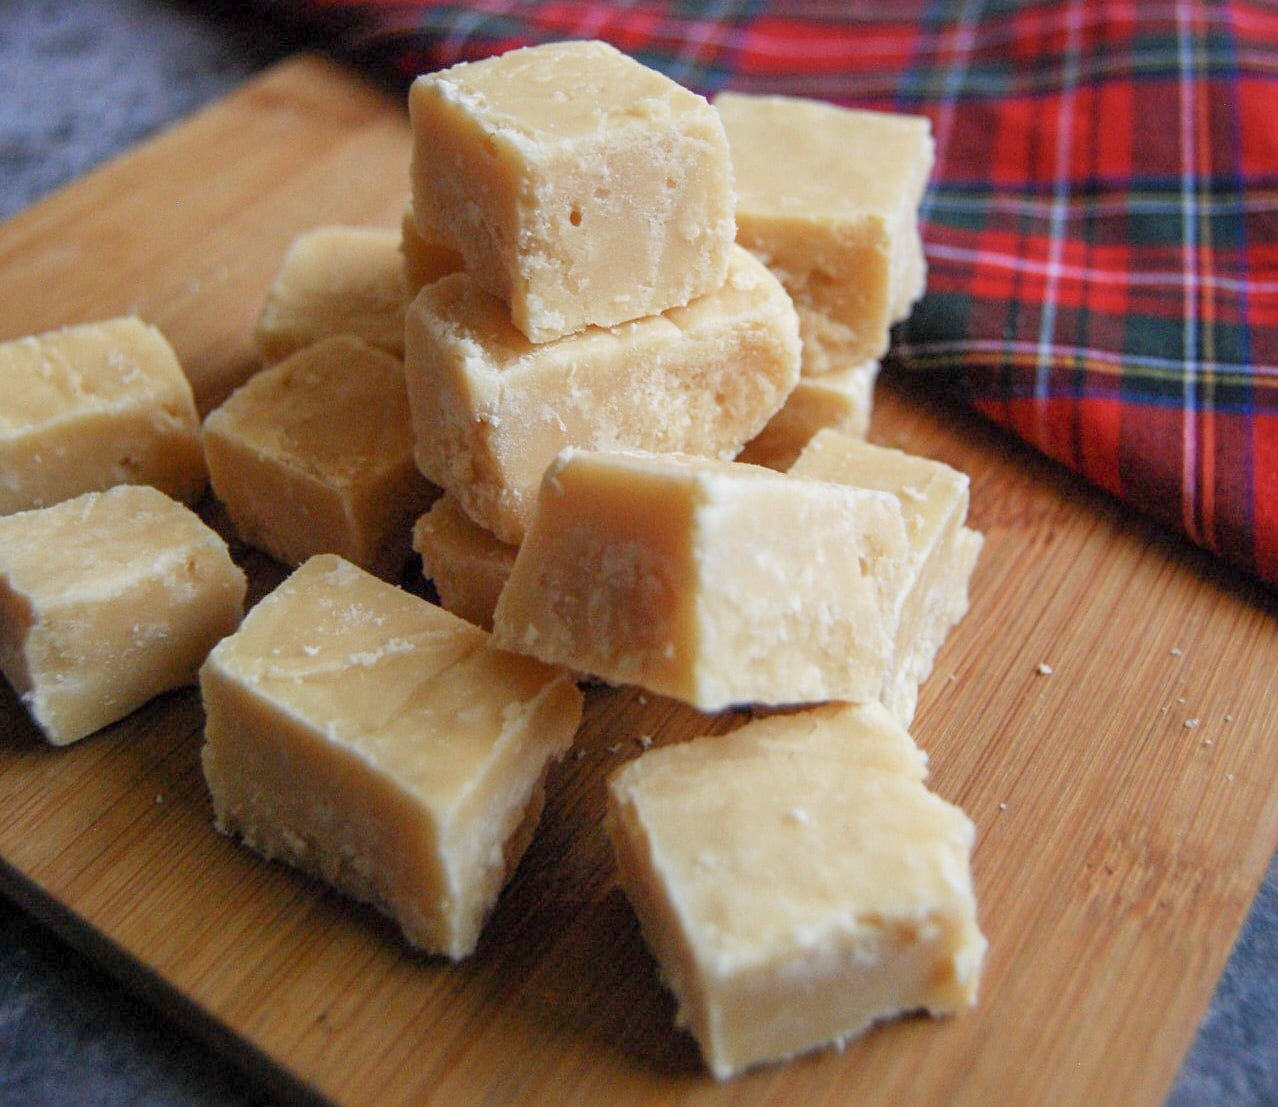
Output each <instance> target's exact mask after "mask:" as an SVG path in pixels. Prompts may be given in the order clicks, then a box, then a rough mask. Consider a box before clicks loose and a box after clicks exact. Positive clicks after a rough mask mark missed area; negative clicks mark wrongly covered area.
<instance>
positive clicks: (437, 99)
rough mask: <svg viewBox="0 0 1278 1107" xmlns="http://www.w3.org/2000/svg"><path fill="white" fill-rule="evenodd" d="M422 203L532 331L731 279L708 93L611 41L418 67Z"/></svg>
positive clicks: (652, 306) (416, 157)
mask: <svg viewBox="0 0 1278 1107" xmlns="http://www.w3.org/2000/svg"><path fill="white" fill-rule="evenodd" d="M409 113H410V116H411V119H412V125H413V134H414V146H413V165H412V191H413V199H412V203H413V212H414V216H415V218H416V220H417V224H418V227H419V229H420V231H421V233H422V234H423V235H424V236H425V237H426V238H427V239H430V240H432V241H437V242H439V243H441V244H443V245H445V246H449V247H451V248H453V249H456V250H458V251H459V252H460V253H461V254H462V256H463V257H464V258H465V263H466V268H467V270H468V271H469V272H471V273H472V274H473V276H474V278H475V279H476V280H477V281H478V282H479V283H480V285H481V286H482V287H483V288H485V289H486V290H487V291H488V292H490V293H491V294H493V295H495V296H497V297H499V298H500V299H502V300H505V301H506V302H507V303H508V304H509V305H510V309H511V321H512V322H513V323H514V325H515V326H516V327H517V328H518V329H519V330H520V331H522V332H523V333H524V334H525V335H526V336H527V337H528V338H529V339H530V340H531V341H533V342H547V341H550V340H552V339H555V338H560V337H563V336H564V335H566V334H571V333H573V332H575V331H579V330H582V329H583V328H585V327H587V326H589V325H591V324H594V325H597V326H611V325H613V324H615V323H621V322H626V321H628V320H631V319H638V318H641V317H643V316H647V315H653V314H656V313H659V312H662V311H665V310H667V309H668V308H672V307H677V306H680V305H683V304H686V303H688V301H690V300H692V299H693V298H695V297H696V296H699V295H701V294H703V293H706V292H710V291H712V290H714V289H715V288H718V287H719V286H720V285H721V284H722V283H723V281H724V278H725V276H726V273H727V265H728V252H729V248H730V247H731V246H732V243H733V240H734V238H735V236H736V220H735V217H734V210H733V186H732V165H731V159H730V156H729V152H728V142H727V136H726V134H725V133H724V129H723V124H722V122H721V120H720V119H719V115H718V113H717V112H716V111H715V110H714V109H713V108H712V107H711V106H710V105H709V103H708V102H707V101H706V100H705V99H704V98H703V97H700V96H698V95H696V94H695V93H693V92H690V91H689V90H688V89H686V88H683V87H682V86H681V85H679V84H677V83H676V82H674V81H672V80H670V79H669V78H668V77H665V76H663V75H662V74H660V73H657V72H656V71H654V70H652V69H649V68H647V67H646V66H643V65H641V64H639V63H638V62H636V61H634V60H633V59H631V58H628V57H626V56H625V55H624V54H622V53H621V52H619V51H618V50H616V49H614V48H613V47H611V46H608V45H607V44H605V43H602V42H563V43H552V44H547V45H544V46H535V47H527V48H524V49H519V50H512V51H509V52H508V53H505V54H501V55H499V56H497V57H493V58H488V59H485V60H483V61H479V62H469V63H466V62H464V63H461V64H459V65H455V66H453V67H451V68H450V69H447V70H444V71H442V72H439V73H431V74H426V75H423V76H421V77H418V78H417V80H416V81H415V82H414V83H413V86H412V88H411V90H410V93H409Z"/></svg>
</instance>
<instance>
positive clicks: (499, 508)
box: [404, 248, 799, 545]
mask: <svg viewBox="0 0 1278 1107" xmlns="http://www.w3.org/2000/svg"><path fill="white" fill-rule="evenodd" d="M406 345H407V352H406V355H405V363H404V370H405V374H406V376H407V379H408V393H409V402H410V404H411V407H412V413H413V431H414V437H415V441H416V447H415V456H416V458H417V464H418V466H419V467H420V468H421V470H422V472H423V473H425V474H426V476H427V477H429V478H430V479H431V480H432V481H434V482H435V483H436V484H438V485H439V486H440V487H442V488H444V489H446V490H447V491H449V492H451V493H452V494H453V495H454V496H456V497H457V499H458V501H459V502H460V503H461V505H462V507H463V508H465V510H466V513H467V514H468V515H469V516H470V517H471V518H472V519H474V520H475V522H477V523H478V524H479V525H480V526H482V527H483V528H484V529H486V530H490V531H492V532H493V533H494V534H495V535H496V536H497V537H498V538H500V539H501V540H502V541H503V542H508V543H510V544H512V545H518V543H519V542H520V541H521V540H522V538H523V535H524V531H525V530H526V529H527V526H528V521H529V519H530V518H531V517H532V512H533V508H534V506H535V504H536V499H537V487H538V484H539V482H540V481H541V477H542V474H543V473H544V472H545V470H546V466H547V465H549V464H550V462H551V461H552V460H553V459H554V457H555V455H556V454H557V453H558V452H559V451H560V450H561V449H563V448H564V447H566V446H581V447H592V448H600V449H614V448H630V447H635V448H638V449H645V450H653V451H669V452H684V453H692V454H704V455H707V456H713V457H726V458H730V457H733V456H734V455H735V454H737V453H738V452H739V451H740V449H741V447H742V446H744V445H745V444H746V442H748V441H749V440H750V439H751V438H753V437H754V436H755V435H756V434H757V433H758V432H759V431H760V430H762V429H763V427H764V425H765V424H766V423H767V421H768V420H769V419H770V418H772V416H773V415H774V414H775V413H776V411H777V410H778V409H779V408H780V407H781V405H782V404H783V403H784V402H785V399H786V397H787V396H788V395H789V394H790V392H791V390H792V389H793V388H794V386H795V384H796V382H797V381H798V378H799V336H798V324H797V322H796V320H795V316H794V308H793V306H792V305H791V303H790V301H789V298H788V297H787V296H786V294H785V292H784V290H783V289H782V288H781V286H780V284H779V283H778V282H777V280H776V278H775V277H773V276H772V275H771V274H770V273H769V272H768V271H767V269H766V268H764V266H763V265H761V264H760V263H759V262H758V261H756V260H755V259H754V258H753V257H751V256H750V254H749V253H747V252H746V251H745V250H742V249H740V248H736V249H734V251H733V255H732V267H731V269H730V271H729V276H728V280H727V281H726V282H725V283H724V284H723V285H722V286H721V287H720V288H718V289H716V290H715V291H714V292H712V293H709V294H708V295H706V296H702V297H700V298H699V299H697V300H694V301H693V302H692V303H691V304H689V305H688V306H687V307H681V308H671V309H670V310H669V311H667V312H666V313H665V314H664V315H654V316H649V317H647V318H645V319H639V320H635V321H634V322H631V323H622V324H619V325H617V326H615V327H611V328H602V327H592V328H590V329H588V330H586V331H583V332H581V333H580V334H575V335H570V336H568V337H567V338H563V339H560V340H559V341H557V342H548V343H543V344H540V345H534V344H533V343H530V342H529V341H528V340H527V339H526V338H525V337H524V336H523V335H522V334H521V333H520V332H519V331H517V330H516V329H515V328H514V327H513V326H512V325H511V323H510V317H509V315H508V314H507V312H506V310H505V305H503V304H502V302H501V301H500V300H497V299H495V298H494V297H492V296H490V295H488V293H486V292H484V291H483V290H482V289H480V288H479V287H478V285H476V284H475V282H474V281H473V280H471V279H470V277H469V275H468V274H464V273H457V274H453V275H452V276H448V277H444V278H443V279H441V280H438V281H436V282H435V283H434V284H432V285H430V286H428V287H427V288H426V289H424V290H423V291H422V293H421V294H420V295H419V296H418V297H417V299H416V300H415V301H414V302H413V305H412V307H411V308H410V309H409V312H408V327H407V332H406Z"/></svg>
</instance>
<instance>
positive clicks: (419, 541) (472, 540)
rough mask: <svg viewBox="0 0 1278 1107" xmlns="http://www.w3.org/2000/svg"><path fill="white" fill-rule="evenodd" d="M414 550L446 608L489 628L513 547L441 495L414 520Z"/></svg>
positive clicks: (453, 500)
mask: <svg viewBox="0 0 1278 1107" xmlns="http://www.w3.org/2000/svg"><path fill="white" fill-rule="evenodd" d="M413 549H415V550H416V551H417V552H418V553H419V554H420V555H421V559H422V575H423V576H424V577H426V579H427V580H429V581H430V582H431V583H432V584H434V586H435V591H436V593H438V595H439V602H440V604H441V605H442V606H443V608H444V610H445V611H451V612H452V613H453V614H454V615H459V616H460V617H461V618H463V619H465V620H466V621H467V622H469V623H474V624H475V625H476V626H480V627H484V628H485V629H487V630H491V629H492V625H493V610H494V609H495V608H496V606H497V597H498V596H500V595H501V590H502V589H503V588H505V587H506V581H507V580H508V579H509V578H510V570H511V569H512V568H513V567H514V564H515V554H516V553H518V552H519V551H518V549H517V547H515V546H510V545H507V544H506V543H505V542H502V541H500V540H498V538H497V537H496V536H495V535H493V534H492V533H490V532H489V531H486V530H484V528H483V527H481V526H478V525H477V524H475V523H474V522H472V521H471V518H470V516H469V515H467V514H466V513H465V512H464V511H463V510H462V509H461V505H460V504H459V503H458V502H457V500H456V498H455V497H453V496H450V495H449V494H448V493H445V494H444V495H442V496H441V497H440V498H439V499H438V500H436V501H435V503H434V506H433V507H431V509H430V510H429V511H428V512H426V514H425V515H423V516H422V517H421V518H420V519H418V520H417V523H416V525H415V526H414V527H413Z"/></svg>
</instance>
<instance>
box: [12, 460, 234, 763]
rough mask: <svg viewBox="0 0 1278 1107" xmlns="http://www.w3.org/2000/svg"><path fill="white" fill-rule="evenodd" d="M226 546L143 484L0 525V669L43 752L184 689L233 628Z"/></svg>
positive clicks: (231, 567)
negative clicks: (44, 743) (38, 734)
mask: <svg viewBox="0 0 1278 1107" xmlns="http://www.w3.org/2000/svg"><path fill="white" fill-rule="evenodd" d="M245 588H246V582H245V579H244V574H243V573H242V572H241V571H240V569H239V568H237V567H236V566H235V564H234V563H233V562H232V561H231V556H230V553H229V552H228V551H227V548H226V543H225V542H223V541H222V539H221V538H220V537H219V536H218V535H217V534H216V533H214V532H213V531H212V530H210V529H209V528H208V527H207V526H205V525H204V523H202V522H201V521H200V519H199V517H198V516H197V515H196V514H195V513H194V512H193V511H191V509H190V508H188V507H186V506H185V505H184V504H180V503H178V502H177V501H176V500H173V499H170V498H169V497H168V496H167V495H165V494H164V493H163V492H160V491H159V490H158V489H155V488H152V487H150V486H149V485H117V486H116V487H114V488H110V489H108V490H107V491H105V492H86V493H84V494H83V495H81V496H77V497H74V498H73V499H70V500H63V501H61V502H60V503H57V504H54V505H53V506H52V507H45V508H37V509H33V510H31V511H22V512H18V513H16V514H14V515H7V516H5V517H3V518H0V671H2V672H3V673H4V675H5V677H6V678H7V679H8V681H9V683H10V684H11V685H12V686H13V688H14V690H15V691H16V692H17V693H18V694H19V695H20V696H21V697H22V702H23V703H24V704H25V705H26V708H27V710H28V711H29V712H30V714H31V717H32V719H34V721H35V723H36V724H37V725H38V726H39V727H40V729H41V731H43V732H44V735H45V737H46V738H47V739H48V740H49V741H50V742H51V743H53V744H54V745H59V746H62V745H66V744H68V743H70V742H75V741H77V740H78V739H80V738H83V737H85V736H86V735H89V734H92V733H93V732H94V731H97V730H100V729H101V728H102V727H105V726H107V725H108V724H110V723H113V722H116V721H117V720H119V719H122V718H124V717H125V716H126V715H128V714H130V713H131V712H132V711H134V710H135V709H136V708H138V707H140V706H142V704H144V703H146V701H147V700H149V699H151V698H153V697H154V696H158V695H159V694H160V693H161V692H167V691H169V690H170V689H173V688H179V687H181V686H183V685H185V684H193V683H194V682H195V676H196V671H197V670H198V669H199V667H200V664H201V663H202V662H203V661H204V658H205V656H206V655H207V654H208V652H209V650H211V649H212V648H213V646H214V645H215V644H216V642H217V641H218V639H219V638H221V637H222V636H223V635H226V634H230V633H231V631H233V630H234V629H235V628H236V626H237V625H238V624H239V621H240V617H241V615H242V614H243V610H244V594H245Z"/></svg>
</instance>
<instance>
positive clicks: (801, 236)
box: [715, 92, 934, 374]
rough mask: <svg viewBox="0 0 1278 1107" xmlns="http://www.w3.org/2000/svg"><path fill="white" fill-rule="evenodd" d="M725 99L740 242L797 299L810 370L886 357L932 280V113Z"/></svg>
mask: <svg viewBox="0 0 1278 1107" xmlns="http://www.w3.org/2000/svg"><path fill="white" fill-rule="evenodd" d="M715 107H716V108H717V109H718V111H719V115H720V117H721V118H722V119H723V123H724V127H725V129H726V130H727V133H728V140H729V142H730V144H731V147H732V160H733V166H734V169H735V172H736V187H737V206H736V218H737V236H738V241H740V242H741V243H742V244H743V245H745V246H747V247H748V248H749V249H751V250H752V251H754V252H755V253H756V254H757V255H758V256H759V257H760V258H762V259H763V260H764V261H765V262H766V263H767V264H768V266H769V267H771V268H772V269H773V271H774V272H776V273H777V275H778V276H779V277H780V278H781V282H782V283H783V284H784V285H785V287H786V291H787V292H789V293H790V295H791V296H792V297H793V298H794V301H795V304H796V306H797V307H798V309H799V317H800V321H801V324H802V327H803V340H804V372H805V373H806V374H813V373H821V372H828V371H830V370H832V369H837V368H842V367H846V366H848V365H853V364H857V363H859V362H862V361H865V360H866V359H868V358H878V357H882V356H883V354H884V353H885V352H886V350H887V348H888V344H889V339H890V334H889V329H890V327H891V325H892V324H893V323H894V322H897V321H899V320H901V319H903V318H905V317H906V316H907V315H908V314H909V311H910V309H911V307H912V306H913V304H914V302H915V301H916V300H917V299H918V298H919V297H920V296H921V295H922V294H923V287H924V283H925V280H926V274H927V265H926V260H925V258H924V255H923V243H922V239H921V237H920V235H919V228H918V210H919V204H920V203H921V201H922V198H923V193H924V189H925V188H926V186H927V180H928V177H929V175H930V174H931V171H932V161H933V157H934V151H933V141H932V133H931V124H930V122H929V121H928V119H927V118H926V117H924V116H916V115H906V114H903V113H891V112H872V111H860V110H854V109H850V108H843V107H838V106H836V105H834V104H827V103H822V102H820V101H817V100H807V99H802V98H799V97H787V96H757V95H750V94H743V93H734V92H723V93H720V94H719V95H718V96H717V97H716V98H715Z"/></svg>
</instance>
